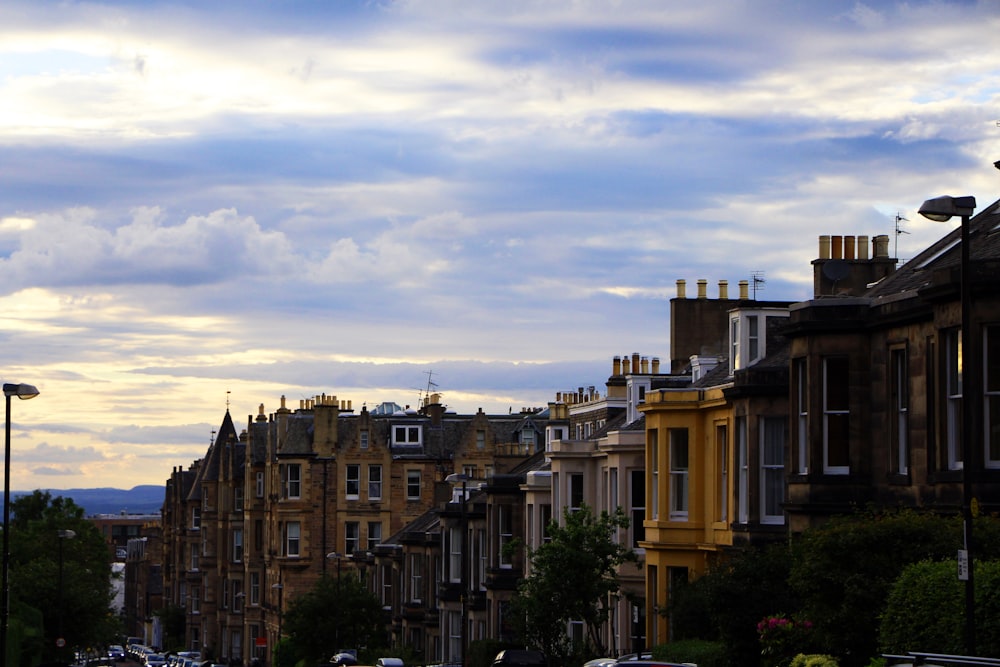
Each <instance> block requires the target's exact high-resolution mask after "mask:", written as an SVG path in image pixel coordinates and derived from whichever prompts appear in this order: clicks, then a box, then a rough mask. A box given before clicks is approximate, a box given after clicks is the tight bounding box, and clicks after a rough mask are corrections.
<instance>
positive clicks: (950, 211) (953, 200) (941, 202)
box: [918, 195, 976, 222]
mask: <svg viewBox="0 0 1000 667" xmlns="http://www.w3.org/2000/svg"><path fill="white" fill-rule="evenodd" d="M975 210H976V198H975V197H972V196H967V197H949V196H947V195H945V196H943V197H935V198H934V199H928V200H927V201H925V202H924V203H923V204H921V205H920V210H919V211H918V212H919V213H920V215H922V216H924V217H925V218H927V219H928V220H933V221H935V222H947V221H948V220H950V219H951V218H953V217H954V216H956V215H960V216H962V217H967V216H971V215H972V213H973V211H975Z"/></svg>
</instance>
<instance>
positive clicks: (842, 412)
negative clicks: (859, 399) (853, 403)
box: [823, 355, 851, 475]
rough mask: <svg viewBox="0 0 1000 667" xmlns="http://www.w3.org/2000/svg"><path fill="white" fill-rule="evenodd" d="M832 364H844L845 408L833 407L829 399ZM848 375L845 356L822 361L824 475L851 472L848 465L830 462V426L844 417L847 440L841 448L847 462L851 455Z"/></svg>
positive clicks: (849, 373) (849, 367) (848, 368)
mask: <svg viewBox="0 0 1000 667" xmlns="http://www.w3.org/2000/svg"><path fill="white" fill-rule="evenodd" d="M833 363H844V364H845V365H846V370H847V380H845V381H846V382H848V386H847V387H844V388H843V394H844V396H845V398H846V400H847V401H848V404H847V405H846V406H835V405H831V397H830V393H831V392H830V386H831V382H832V379H831V377H830V367H831V365H832V364H833ZM850 375H851V360H850V359H849V358H848V357H847V356H845V355H836V356H831V357H826V358H824V359H823V473H824V474H826V475H849V474H850V472H851V466H850V463H848V465H834V464H833V463H832V462H831V455H832V453H833V452H831V445H832V444H835V443H833V442H831V440H832V436H833V432H832V426H833V425H834V424H835V423H836V422H838V421H840V419H841V418H844V417H846V419H847V428H846V430H845V431H846V432H845V433H844V437H845V438H846V439H847V440H846V442H844V443H843V446H844V447H846V448H847V452H846V455H847V457H848V461H850V455H851V440H850V433H851V428H850V422H851V408H850V396H851V390H850V382H849V380H850Z"/></svg>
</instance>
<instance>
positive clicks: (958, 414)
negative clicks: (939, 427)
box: [945, 329, 964, 470]
mask: <svg viewBox="0 0 1000 667" xmlns="http://www.w3.org/2000/svg"><path fill="white" fill-rule="evenodd" d="M945 383H946V385H945V395H946V397H947V405H946V407H945V439H946V451H947V456H948V461H947V466H948V469H949V470H961V469H962V462H963V461H964V459H963V458H962V452H961V450H960V449H959V443H960V442H962V331H961V329H952V330H950V331H948V332H946V333H945Z"/></svg>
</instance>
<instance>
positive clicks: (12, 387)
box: [3, 383, 39, 401]
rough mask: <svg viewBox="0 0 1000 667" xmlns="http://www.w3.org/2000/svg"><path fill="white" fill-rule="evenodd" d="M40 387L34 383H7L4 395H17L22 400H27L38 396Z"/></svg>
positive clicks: (4, 386)
mask: <svg viewBox="0 0 1000 667" xmlns="http://www.w3.org/2000/svg"><path fill="white" fill-rule="evenodd" d="M38 393H39V392H38V389H36V388H35V386H34V385H30V384H14V383H11V384H7V383H4V385H3V394H4V396H17V397H18V398H20V399H21V400H22V401H26V400H28V399H29V398H34V397H35V396H38Z"/></svg>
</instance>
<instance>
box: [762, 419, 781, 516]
mask: <svg viewBox="0 0 1000 667" xmlns="http://www.w3.org/2000/svg"><path fill="white" fill-rule="evenodd" d="M785 424H786V422H785V419H784V418H783V417H764V418H762V419H761V423H760V497H761V508H760V522H761V523H770V524H780V523H784V522H785V517H784V510H783V509H782V504H783V503H784V502H785Z"/></svg>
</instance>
